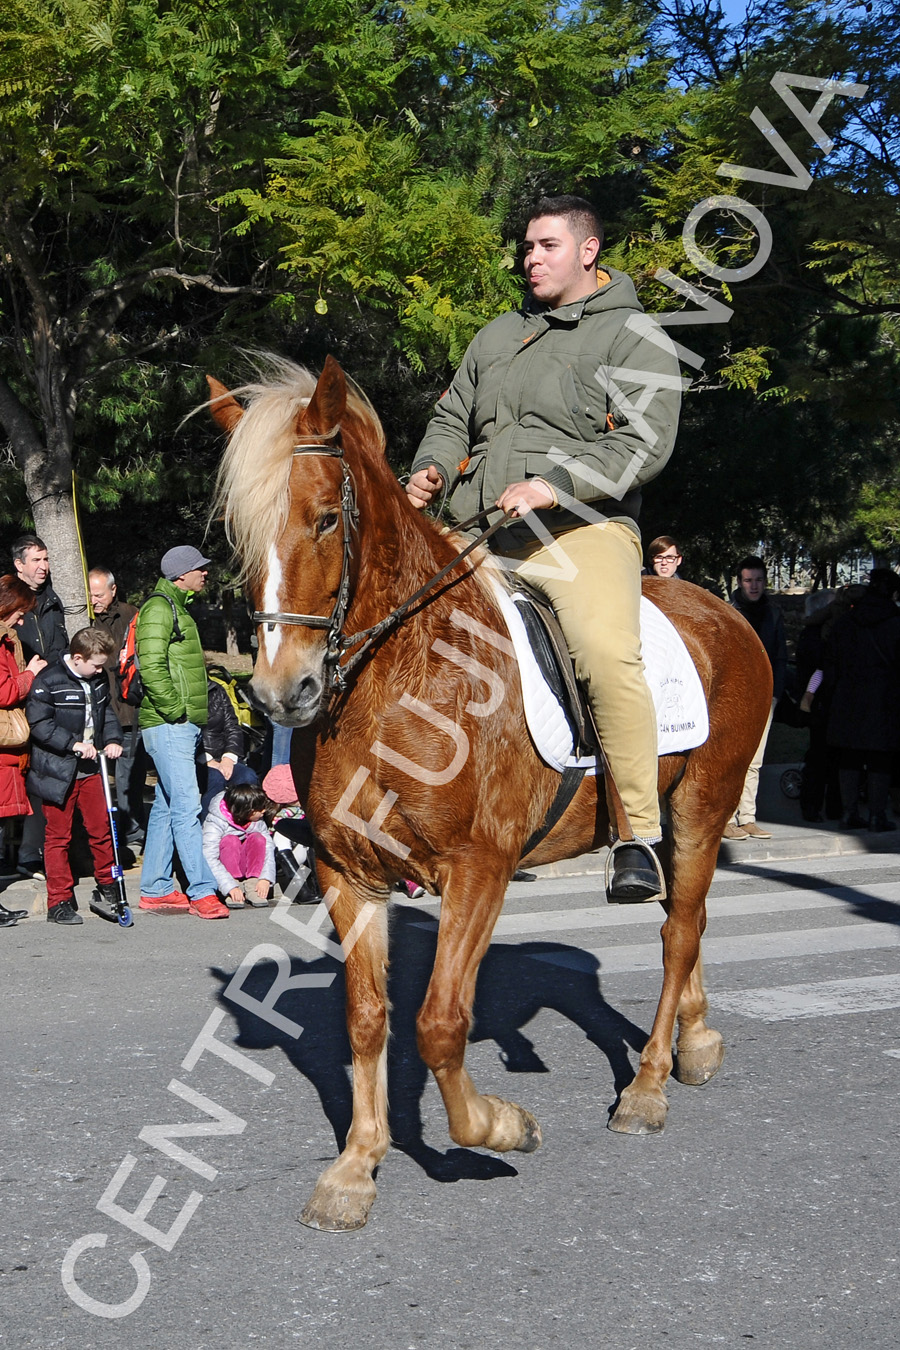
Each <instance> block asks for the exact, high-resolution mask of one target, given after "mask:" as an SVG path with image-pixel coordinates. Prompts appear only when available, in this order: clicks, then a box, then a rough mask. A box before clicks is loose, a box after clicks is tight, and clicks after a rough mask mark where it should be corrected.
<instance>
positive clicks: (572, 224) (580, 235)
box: [528, 194, 603, 249]
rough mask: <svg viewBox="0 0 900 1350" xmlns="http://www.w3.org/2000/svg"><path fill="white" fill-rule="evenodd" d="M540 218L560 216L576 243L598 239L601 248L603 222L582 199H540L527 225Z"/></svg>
mask: <svg viewBox="0 0 900 1350" xmlns="http://www.w3.org/2000/svg"><path fill="white" fill-rule="evenodd" d="M541 216H562V218H563V220H564V221H565V222H566V224H567V225H568V227H569V229H570V230H571V231H572V233H573V234H574V236H575V239H576V242H577V243H579V244H581V243H583V242H584V240H585V239H592V238H593V239H599V240H600V248H601V249H602V248H603V222H602V221H601V219H600V217H599V216H598V215H597V212H596V211H595V210H594V208H593V207H592V206H591V204H590V202H589V201H585V199H584V197H573V196H571V195H568V194H563V195H562V196H559V197H541V199H540V201H537V202H535V204H534V207H533V208H532V210H531V212H530V213H529V216H528V223H529V225H530V224H531V222H532V221H533V220H538V219H539V218H540V217H541Z"/></svg>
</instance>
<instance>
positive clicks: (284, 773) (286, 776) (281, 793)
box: [262, 764, 297, 806]
mask: <svg viewBox="0 0 900 1350" xmlns="http://www.w3.org/2000/svg"><path fill="white" fill-rule="evenodd" d="M262 786H263V792H264V793H265V794H266V796H267V797H268V799H269V801H270V802H278V804H279V806H287V804H288V803H289V802H295V801H296V800H297V789H296V788H295V787H294V775H293V774H292V773H291V766H290V764H276V765H275V767H274V769H270V770H269V772H268V773H267V774H266V776H265V778H264V779H263V781H262Z"/></svg>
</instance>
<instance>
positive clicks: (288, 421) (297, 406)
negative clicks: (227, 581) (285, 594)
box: [210, 352, 384, 582]
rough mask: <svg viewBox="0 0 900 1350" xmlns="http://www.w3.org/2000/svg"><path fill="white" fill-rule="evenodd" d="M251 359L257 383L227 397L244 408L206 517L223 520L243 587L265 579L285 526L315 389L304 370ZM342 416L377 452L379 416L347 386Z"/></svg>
mask: <svg viewBox="0 0 900 1350" xmlns="http://www.w3.org/2000/svg"><path fill="white" fill-rule="evenodd" d="M255 359H256V364H257V373H258V376H259V378H258V379H257V380H256V381H254V382H252V383H250V384H245V385H242V386H241V387H240V388H238V389H233V390H231V393H232V395H233V396H234V397H235V398H238V399H240V400H241V401H242V402H243V403H244V413H243V416H242V417H241V419H240V421H239V422H238V423H237V425H236V426H235V428H234V430H233V431H232V433H231V436H230V439H229V442H228V446H227V448H226V450H225V454H224V455H223V457H222V463H221V465H220V466H219V472H218V474H217V476H216V489H215V496H214V500H213V507H212V512H211V517H210V518H211V520H215V519H221V520H222V521H223V523H224V526H225V533H226V535H227V537H228V541H229V543H230V544H231V546H232V548H233V549H234V552H235V554H236V556H237V557H238V559H239V560H240V563H241V574H240V579H241V580H242V581H245V582H246V581H249V580H255V579H256V578H258V577H259V576H261V575H262V574H263V573H264V571H265V567H266V561H267V558H268V555H269V549H270V547H271V545H272V544H273V543H274V542H275V540H277V539H278V538H279V537H280V536H281V533H282V531H283V530H284V527H285V525H286V524H287V518H288V512H289V510H290V494H289V491H288V481H289V478H290V472H291V463H292V454H291V452H292V450H293V447H294V445H295V443H296V439H297V435H296V424H297V418H298V416H299V415H300V413H301V411H302V410H303V409H304V408H305V407H306V406H307V404H308V403H309V401H310V399H311V398H312V396H313V394H314V393H315V389H316V383H317V380H316V376H315V375H313V373H312V372H311V371H309V370H307V369H306V367H305V366H299V365H297V364H296V363H295V362H294V361H289V360H288V359H287V358H285V357H281V356H276V355H274V354H273V353H270V352H264V353H260V354H257V356H256V358H255ZM348 409H349V410H350V411H351V413H355V414H356V415H357V416H362V417H363V418H364V420H365V421H366V422H368V423H370V424H371V425H372V430H373V431H374V432H375V433H376V436H377V439H378V440H379V442H380V444H381V446H382V447H383V444H384V434H383V432H382V430H381V424H380V422H379V421H378V417H377V415H376V413H375V411H374V409H373V408H372V406H371V404H370V403H369V401H368V399H367V398H366V396H365V394H363V392H362V391H361V390H360V389H359V388H358V387H357V386H355V385H352V384H350V385H349V389H348Z"/></svg>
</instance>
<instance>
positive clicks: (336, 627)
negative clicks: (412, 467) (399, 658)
mask: <svg viewBox="0 0 900 1350" xmlns="http://www.w3.org/2000/svg"><path fill="white" fill-rule="evenodd" d="M292 453H293V454H295V455H329V456H331V457H332V458H334V459H337V460H339V461H340V465H341V476H342V481H341V525H342V528H343V532H344V539H343V559H342V562H341V580H340V584H339V586H338V592H337V596H336V598H335V602H334V608H333V609H332V611H331V614H330V615H325V614H294V613H293V612H291V611H290V610H273V611H267V610H254V612H253V615H252V619H253V622H254V623H256V624H261V623H264V624H266V625H267V626H268V629H269V631H270V632H271V631H272V630H273V629H274V627H275V625H276V624H278V623H287V624H297V625H299V626H301V627H303V628H327V629H328V640H327V644H326V650H325V657H324V662H325V664H326V665H327V666H330V667H331V680H330V689H331V690H332V691H336V692H338V693H340V692H342V691H343V689H344V688H345V687H346V683H347V677H348V675H350V673H351V672H352V671H353V670H354V669H355V667H356V666H358V665H359V663H360V661H361V660H362V659H363V657H364V656H365V655H366V653H367V652H368V651H369V649H370V648H371V647H372V646H373V644H374V643H376V642H377V641H378V639H379V638H380V637H381V636H382V634H383V633H386V632H387V630H388V629H389V628H390V627H391V626H392V625H393V624H395V623H398V622H399V621H400V620H401V619H403V618H405V617H406V615H407V614H408V613H409V611H410V609H412V607H413V605H415V604H417V603H418V601H419V600H421V599H422V597H423V596H425V595H427V594H428V592H429V591H430V590H432V589H433V588H434V587H435V586H437V584H438V583H439V582H441V581H443V579H444V577H446V576H447V575H448V573H450V572H452V571H453V569H454V568H455V567H456V566H457V565H458V564H459V563H461V562H462V561H463V560H464V559H465V558H468V556H469V554H470V553H472V552H474V550H475V549H476V548H478V547H479V546H480V545H481V544H483V543H484V542H485V540H487V539H490V537H491V535H493V534H496V532H497V530H499V529H501V527H502V526H504V525H505V524H506V523H507V521H509V520H511V519H512V517H513V515H514V512H513V511H511V510H510V511H506V512H504V514H503V515H502V516H501V518H500V519H499V520H498V521H495V522H494V524H493V525H490V526H488V528H487V529H486V530H484V531H482V533H481V534H480V535H479V536H478V538H477V539H474V540H473V541H472V543H471V544H469V545H467V547H466V548H464V549H463V550H462V552H461V553H457V555H456V557H455V558H453V560H452V561H451V562H449V563H447V565H446V567H442V568H441V570H440V571H439V572H437V573H435V575H434V576H433V577H431V578H430V579H429V580H428V581H426V582H425V585H424V586H420V587H419V589H418V590H417V591H415V592H414V594H413V595H411V596H409V598H408V599H406V600H404V601H403V603H402V604H401V605H398V606H397V608H396V609H393V610H391V612H390V614H387V615H385V617H384V618H383V619H379V621H378V623H376V624H373V625H372V627H371V628H363V629H362V630H361V631H360V632H358V633H353V634H352V635H351V636H349V637H348V636H346V635H345V633H344V624H345V623H346V620H347V610H348V609H349V606H350V563H351V560H352V557H353V547H352V542H351V536H352V533H353V531H354V530H355V529H356V527H357V525H358V523H359V508H358V505H357V502H356V493H355V491H354V487H353V479H352V477H351V474H350V470H349V469H348V467H347V461H346V460H345V459H344V451H343V447H342V446H340V445H321V444H317V443H309V444H304V445H295V446H294V448H293V451H292ZM497 510H499V507H496V506H489V507H487V508H486V509H485V510H483V511H479V512H478V513H477V514H476V515H474V516H471V517H470V519H469V520H464V521H463V523H462V524H461V525H459V526H458V527H457V528H458V529H459V530H467V529H468V528H469V527H470V526H471V525H474V524H476V522H478V521H480V520H484V519H486V517H487V516H489V515H490V514H491V513H492V512H493V511H497ZM358 643H362V646H361V647H359V649H358V650H357V651H355V652H354V653H353V654H352V655H351V656H350V657H349V658H348V660H347V661H345V662H344V664H343V665H341V656H342V655H343V654H344V653H345V652H346V651H348V650H349V649H350V648H351V647H356V646H357V644H358Z"/></svg>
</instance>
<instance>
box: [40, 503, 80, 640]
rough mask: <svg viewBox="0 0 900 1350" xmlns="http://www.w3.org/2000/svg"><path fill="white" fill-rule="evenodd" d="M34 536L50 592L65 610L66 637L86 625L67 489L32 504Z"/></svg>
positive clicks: (73, 517) (74, 526)
mask: <svg viewBox="0 0 900 1350" xmlns="http://www.w3.org/2000/svg"><path fill="white" fill-rule="evenodd" d="M31 509H32V512H33V514H34V528H35V533H36V534H37V535H39V536H40V538H41V539H43V541H44V543H45V544H46V545H47V552H48V553H49V554H50V570H51V579H52V583H53V589H54V590H55V591H56V594H57V595H58V596H59V598H60V600H62V602H63V606H64V608H65V611H66V628H67V630H68V633H69V636H70V637H71V636H72V634H73V633H77V631H78V629H79V628H84V626H85V625H86V624H88V623H89V622H90V619H89V617H88V608H87V597H86V595H85V589H84V570H83V568H82V564H81V545H80V542H79V539H78V529H77V525H76V521H75V506H74V503H73V501H72V492H71V489H70V490H69V491H68V492H60V493H58V494H54V495H53V496H52V497H45V498H44V499H43V501H35V502H33V503H32V507H31Z"/></svg>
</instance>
